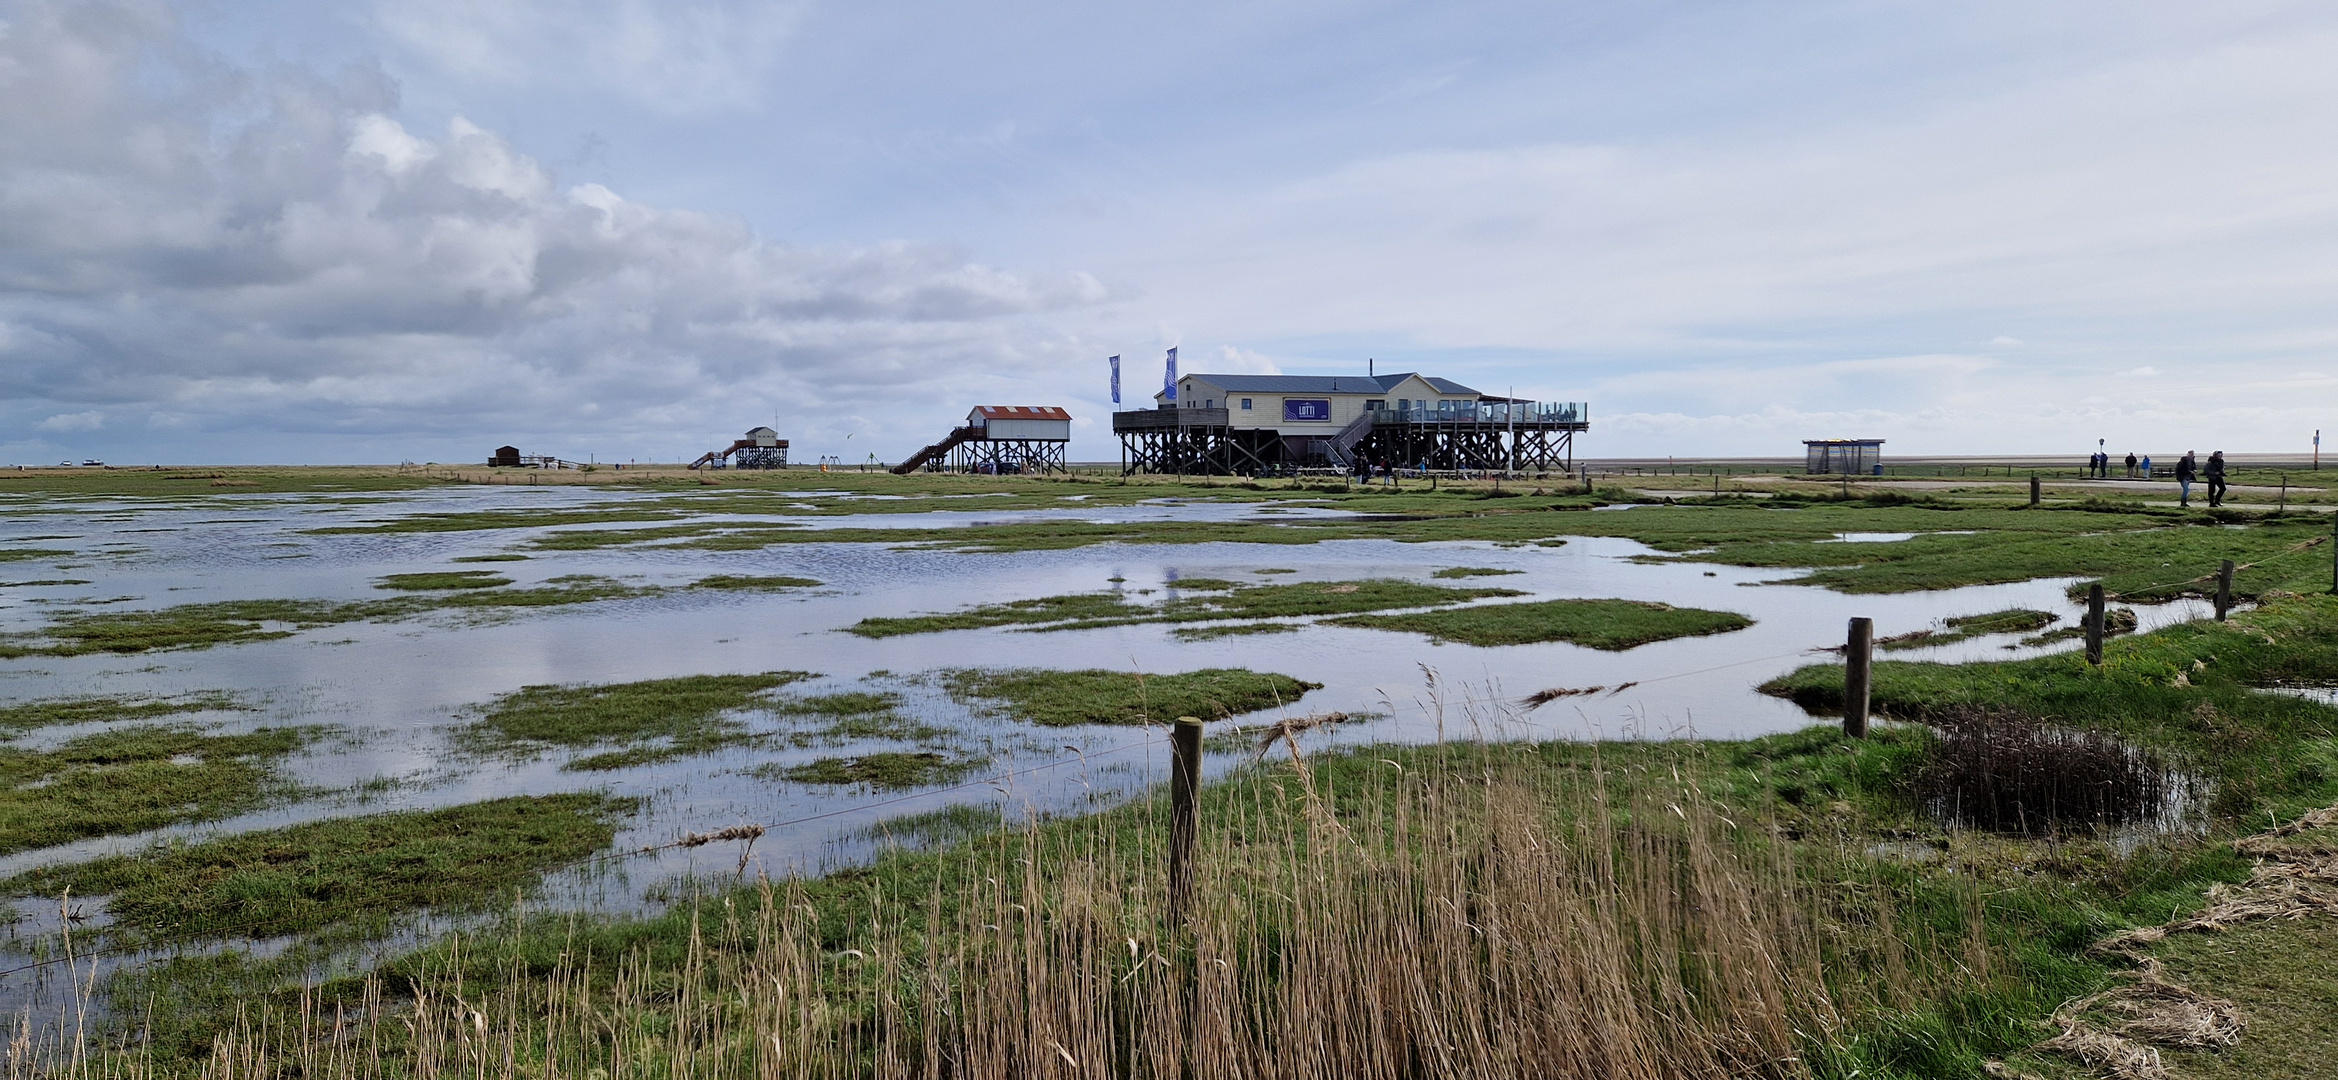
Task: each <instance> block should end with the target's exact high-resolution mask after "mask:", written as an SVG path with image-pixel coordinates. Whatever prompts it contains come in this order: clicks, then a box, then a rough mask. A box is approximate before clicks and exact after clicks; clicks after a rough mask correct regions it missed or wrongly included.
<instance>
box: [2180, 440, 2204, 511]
mask: <svg viewBox="0 0 2338 1080" xmlns="http://www.w3.org/2000/svg"><path fill="white" fill-rule="evenodd" d="M2199 478H2200V462H2199V461H2197V460H2195V459H2194V458H2193V457H2192V452H2191V451H2190V450H2186V451H2184V456H2183V457H2181V458H2178V459H2176V505H2177V506H2190V505H2192V481H2194V480H2197V479H2199Z"/></svg>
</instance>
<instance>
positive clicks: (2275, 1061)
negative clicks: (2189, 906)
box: [2152, 915, 2338, 1080]
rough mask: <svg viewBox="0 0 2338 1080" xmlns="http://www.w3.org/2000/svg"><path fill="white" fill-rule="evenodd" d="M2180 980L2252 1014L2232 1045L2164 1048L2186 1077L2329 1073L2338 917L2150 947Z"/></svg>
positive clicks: (2252, 926)
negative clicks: (2246, 1028) (2238, 1038)
mask: <svg viewBox="0 0 2338 1080" xmlns="http://www.w3.org/2000/svg"><path fill="white" fill-rule="evenodd" d="M2152 953H2153V954H2154V955H2155V956H2156V957H2157V958H2158V959H2159V960H2160V961H2161V962H2163V963H2165V964H2166V965H2167V977H2168V978H2169V979H2170V980H2172V981H2174V982H2176V983H2177V984H2179V985H2182V986H2185V987H2189V988H2190V989H2193V990H2196V991H2199V992H2200V993H2203V994H2207V995H2209V996H2210V997H2219V998H2224V999H2226V1000H2229V1001H2231V1002H2232V1003H2233V1004H2235V1005H2237V1006H2239V1007H2240V1011H2241V1015H2242V1016H2244V1017H2247V1018H2248V1021H2249V1027H2248V1030H2247V1031H2246V1032H2244V1033H2243V1034H2242V1036H2241V1041H2240V1042H2239V1043H2238V1044H2236V1045H2234V1046H2232V1047H2230V1048H2227V1049H2223V1050H2216V1051H2206V1050H2183V1049H2171V1050H2169V1051H2167V1052H2166V1060H2167V1064H2168V1065H2169V1066H2170V1067H2171V1068H2172V1069H2173V1070H2174V1071H2175V1073H2176V1075H2179V1076H2183V1077H2186V1078H2187V1080H2264V1078H2267V1077H2301V1078H2302V1077H2313V1076H2322V1075H2326V1074H2327V1073H2328V1071H2329V1069H2330V1066H2331V1062H2332V1061H2333V1060H2338V1057H2334V1055H2338V965H2333V963H2332V960H2333V959H2334V958H2338V918H2332V917H2330V916H2328V915H2319V916H2307V917H2305V918H2302V919H2281V920H2276V921H2273V922H2260V923H2248V924H2244V925H2241V926H2235V927H2232V928H2230V929H2227V930H2225V931H2223V932H2221V933H2215V934H2199V933H2194V934H2177V935H2174V936H2172V937H2170V938H2169V939H2168V940H2167V941H2166V942H2164V943H2162V944H2160V945H2158V946H2157V947H2155V948H2153V949H2152Z"/></svg>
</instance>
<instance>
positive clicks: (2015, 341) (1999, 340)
mask: <svg viewBox="0 0 2338 1080" xmlns="http://www.w3.org/2000/svg"><path fill="white" fill-rule="evenodd" d="M2021 343H2022V341H2021V339H2020V338H2017V337H2007V336H2005V335H2004V334H1999V335H1997V336H1996V337H1993V338H1990V339H1989V344H1991V345H2019V344H2021Z"/></svg>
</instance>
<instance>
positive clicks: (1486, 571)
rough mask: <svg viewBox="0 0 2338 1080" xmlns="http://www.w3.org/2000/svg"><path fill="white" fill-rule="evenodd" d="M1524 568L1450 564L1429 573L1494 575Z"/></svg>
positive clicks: (1446, 576)
mask: <svg viewBox="0 0 2338 1080" xmlns="http://www.w3.org/2000/svg"><path fill="white" fill-rule="evenodd" d="M1525 572H1526V571H1524V570H1500V569H1496V568H1494V567H1491V566H1448V567H1446V568H1445V569H1443V570H1439V571H1437V572H1436V573H1434V574H1431V575H1429V576H1430V577H1435V578H1472V577H1494V576H1497V575H1501V574H1523V573H1525Z"/></svg>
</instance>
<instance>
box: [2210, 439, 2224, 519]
mask: <svg viewBox="0 0 2338 1080" xmlns="http://www.w3.org/2000/svg"><path fill="white" fill-rule="evenodd" d="M2206 476H2207V478H2208V505H2210V506H2223V505H2224V491H2225V484H2224V451H2222V450H2215V451H2211V452H2210V453H2209V455H2208V471H2207V473H2206Z"/></svg>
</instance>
